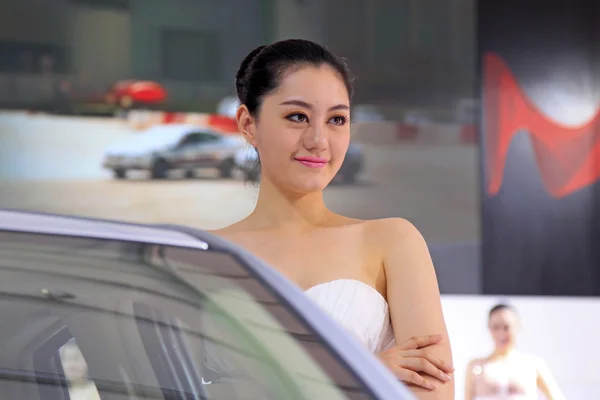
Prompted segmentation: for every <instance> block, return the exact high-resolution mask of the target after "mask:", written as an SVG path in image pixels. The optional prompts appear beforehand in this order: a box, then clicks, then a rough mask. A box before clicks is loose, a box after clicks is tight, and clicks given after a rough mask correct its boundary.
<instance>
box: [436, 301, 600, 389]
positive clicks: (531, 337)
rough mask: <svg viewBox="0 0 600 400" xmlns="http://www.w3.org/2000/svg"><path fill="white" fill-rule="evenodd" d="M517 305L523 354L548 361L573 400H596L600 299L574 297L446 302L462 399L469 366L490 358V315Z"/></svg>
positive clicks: (599, 386) (599, 379) (599, 376)
mask: <svg viewBox="0 0 600 400" xmlns="http://www.w3.org/2000/svg"><path fill="white" fill-rule="evenodd" d="M498 302H509V303H510V304H512V305H514V306H515V307H516V308H517V310H518V311H519V314H520V315H521V319H522V321H523V330H522V332H521V334H520V336H519V347H520V349H521V350H522V351H525V352H529V353H533V354H536V355H538V356H540V357H542V358H543V359H544V360H545V361H546V363H547V364H548V366H549V368H550V369H551V371H552V373H553V375H554V377H555V379H556V381H557V382H558V384H559V385H560V387H561V389H562V390H563V393H564V394H565V396H566V397H567V399H569V400H591V399H597V398H599V393H600V368H599V367H598V360H600V335H599V334H600V299H592V298H570V297H564V298H560V297H545V298H544V297H491V296H449V295H448V296H443V298H442V304H443V308H444V315H445V318H446V323H447V325H448V331H449V335H450V340H451V343H452V351H453V354H454V365H455V367H456V372H455V379H456V398H457V399H462V398H464V397H463V396H464V380H465V369H466V366H467V363H468V362H469V361H470V360H471V359H473V358H476V357H483V356H486V355H488V354H489V353H490V352H491V350H492V341H491V339H490V336H489V333H488V331H487V315H488V311H489V309H490V308H491V307H492V306H493V305H495V304H496V303H498Z"/></svg>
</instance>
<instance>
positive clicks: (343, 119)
mask: <svg viewBox="0 0 600 400" xmlns="http://www.w3.org/2000/svg"><path fill="white" fill-rule="evenodd" d="M346 121H347V118H346V117H344V116H341V115H338V116H337V117H333V118H331V122H333V123H334V124H335V125H344V124H345V123H346Z"/></svg>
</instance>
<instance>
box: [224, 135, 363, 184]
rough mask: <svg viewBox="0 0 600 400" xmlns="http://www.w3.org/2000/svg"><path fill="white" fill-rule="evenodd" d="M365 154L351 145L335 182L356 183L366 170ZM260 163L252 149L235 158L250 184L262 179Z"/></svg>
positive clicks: (355, 145) (237, 166)
mask: <svg viewBox="0 0 600 400" xmlns="http://www.w3.org/2000/svg"><path fill="white" fill-rule="evenodd" d="M364 158H365V157H364V154H363V151H362V149H361V147H360V146H359V145H357V144H355V143H350V146H349V147H348V152H347V153H346V158H344V162H343V163H342V166H341V168H340V170H339V171H338V173H337V174H336V176H335V178H334V182H341V183H346V184H351V183H354V182H356V178H357V177H358V175H359V174H360V173H361V172H362V171H363V169H364ZM257 162H258V154H257V153H256V151H254V149H252V148H245V149H240V150H239V151H238V152H237V153H236V155H235V157H234V163H235V167H236V168H237V169H239V170H240V171H241V172H242V174H243V175H244V179H245V180H247V181H250V182H256V181H258V180H259V179H260V175H259V174H258V171H257V170H256V168H255V167H256V164H257Z"/></svg>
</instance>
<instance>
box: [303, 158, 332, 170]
mask: <svg viewBox="0 0 600 400" xmlns="http://www.w3.org/2000/svg"><path fill="white" fill-rule="evenodd" d="M295 160H296V161H298V162H299V163H300V164H302V165H304V166H306V167H309V168H323V167H324V166H325V165H327V160H326V159H324V158H320V157H296V159H295Z"/></svg>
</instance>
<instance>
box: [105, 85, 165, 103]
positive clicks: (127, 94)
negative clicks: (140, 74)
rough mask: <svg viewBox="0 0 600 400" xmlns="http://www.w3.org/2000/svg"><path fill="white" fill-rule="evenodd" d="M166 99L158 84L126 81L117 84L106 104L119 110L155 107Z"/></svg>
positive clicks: (163, 89) (109, 94) (108, 96)
mask: <svg viewBox="0 0 600 400" xmlns="http://www.w3.org/2000/svg"><path fill="white" fill-rule="evenodd" d="M166 99H167V91H166V90H165V88H164V87H163V86H162V85H161V84H160V83H158V82H154V81H136V80H127V81H119V82H117V83H116V84H115V85H114V86H113V87H112V89H111V90H110V92H109V93H108V95H107V98H106V100H107V102H108V103H110V104H114V105H117V106H118V107H119V108H124V109H131V108H134V107H136V106H141V105H143V106H145V107H148V106H155V105H158V104H161V103H163V102H164V101H165V100H166Z"/></svg>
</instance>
